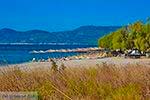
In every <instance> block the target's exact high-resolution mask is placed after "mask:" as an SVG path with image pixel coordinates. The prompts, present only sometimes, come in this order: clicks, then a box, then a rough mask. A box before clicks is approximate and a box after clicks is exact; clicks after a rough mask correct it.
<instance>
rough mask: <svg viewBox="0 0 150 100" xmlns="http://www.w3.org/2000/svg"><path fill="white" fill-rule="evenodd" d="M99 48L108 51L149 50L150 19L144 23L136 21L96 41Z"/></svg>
mask: <svg viewBox="0 0 150 100" xmlns="http://www.w3.org/2000/svg"><path fill="white" fill-rule="evenodd" d="M98 43H99V46H100V47H102V48H109V49H113V50H115V49H121V50H127V49H133V48H137V49H139V50H142V51H149V50H150V19H147V21H146V22H145V23H143V22H142V21H137V22H135V23H133V24H130V25H128V26H124V27H122V28H120V29H118V30H117V31H114V32H112V33H110V34H108V35H105V36H103V37H102V38H100V39H99V41H98Z"/></svg>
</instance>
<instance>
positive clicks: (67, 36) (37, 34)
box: [0, 26, 120, 45]
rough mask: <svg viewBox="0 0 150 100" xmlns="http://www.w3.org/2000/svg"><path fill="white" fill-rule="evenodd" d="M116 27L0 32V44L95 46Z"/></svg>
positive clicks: (116, 27) (5, 29)
mask: <svg viewBox="0 0 150 100" xmlns="http://www.w3.org/2000/svg"><path fill="white" fill-rule="evenodd" d="M118 28H120V27H118V26H81V27H79V28H77V29H74V30H71V31H61V32H47V31H43V30H30V31H25V32H21V31H16V30H13V29H8V28H4V29H1V30H0V43H69V44H74V43H76V44H90V45H97V41H98V39H99V38H100V37H102V36H104V35H106V34H108V33H110V32H112V31H115V30H117V29H118Z"/></svg>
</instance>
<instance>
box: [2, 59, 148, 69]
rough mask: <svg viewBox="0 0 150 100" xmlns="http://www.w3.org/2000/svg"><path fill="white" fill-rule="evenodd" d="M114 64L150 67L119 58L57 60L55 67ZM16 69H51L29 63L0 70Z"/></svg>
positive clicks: (37, 63) (133, 60) (141, 61)
mask: <svg viewBox="0 0 150 100" xmlns="http://www.w3.org/2000/svg"><path fill="white" fill-rule="evenodd" d="M104 63H106V64H108V65H109V64H114V65H121V66H127V65H128V64H131V65H132V64H134V65H135V64H138V65H146V66H148V67H150V59H146V58H144V59H130V58H120V57H110V58H101V59H82V60H67V61H62V60H58V61H57V65H58V66H60V65H62V64H64V65H65V66H66V67H94V66H96V65H101V64H104ZM14 67H18V68H19V69H22V70H24V71H28V70H31V69H47V68H50V67H51V62H29V63H23V64H15V65H8V66H1V67H0V69H9V68H14Z"/></svg>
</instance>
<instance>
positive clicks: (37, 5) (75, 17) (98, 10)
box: [0, 0, 150, 32]
mask: <svg viewBox="0 0 150 100" xmlns="http://www.w3.org/2000/svg"><path fill="white" fill-rule="evenodd" d="M147 17H150V0H0V29H1V28H12V29H15V30H19V31H27V30H32V29H41V30H46V31H50V32H51V31H64V30H71V29H75V28H77V27H79V26H84V25H96V26H113V25H115V26H121V25H127V24H129V23H132V22H135V21H137V20H142V21H144V20H146V18H147Z"/></svg>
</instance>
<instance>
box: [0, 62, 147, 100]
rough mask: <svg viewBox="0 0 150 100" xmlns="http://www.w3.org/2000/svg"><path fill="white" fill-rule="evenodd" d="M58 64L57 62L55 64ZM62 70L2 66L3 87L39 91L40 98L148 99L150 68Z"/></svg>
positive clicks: (1, 88) (62, 99) (126, 67)
mask: <svg viewBox="0 0 150 100" xmlns="http://www.w3.org/2000/svg"><path fill="white" fill-rule="evenodd" d="M54 65H55V64H54ZM60 69H61V70H56V65H55V67H54V69H52V68H51V69H49V70H45V69H43V70H41V69H36V70H30V71H28V72H25V71H22V70H20V69H19V68H17V67H16V68H12V69H7V70H1V71H0V72H1V74H0V91H9V92H11V91H16V92H18V91H21V92H22V91H37V92H38V95H39V99H40V100H148V99H150V68H149V67H146V66H143V65H126V66H125V67H123V66H121V65H120V66H115V65H107V64H105V63H104V64H102V65H97V66H90V67H88V68H85V67H84V66H83V67H76V68H68V67H67V66H64V65H63V64H62V68H60Z"/></svg>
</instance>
